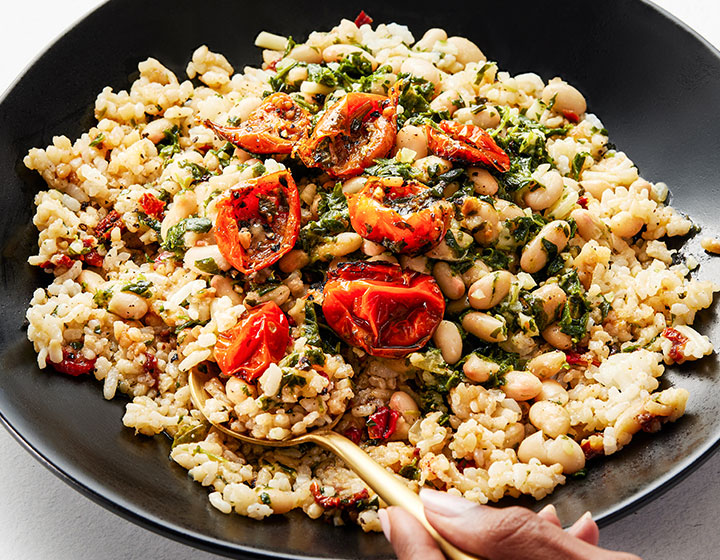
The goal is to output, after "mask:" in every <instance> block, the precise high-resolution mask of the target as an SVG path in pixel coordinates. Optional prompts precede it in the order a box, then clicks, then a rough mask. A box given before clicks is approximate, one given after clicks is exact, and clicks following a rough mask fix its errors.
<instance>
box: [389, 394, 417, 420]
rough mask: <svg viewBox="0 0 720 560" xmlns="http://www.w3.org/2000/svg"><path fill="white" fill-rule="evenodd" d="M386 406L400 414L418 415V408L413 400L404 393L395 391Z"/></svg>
mask: <svg viewBox="0 0 720 560" xmlns="http://www.w3.org/2000/svg"><path fill="white" fill-rule="evenodd" d="M388 406H389V407H390V408H391V409H392V410H395V411H397V412H399V413H400V414H403V415H404V414H411V415H419V414H420V408H419V407H418V405H417V403H416V402H415V399H413V398H412V397H411V396H410V395H408V394H407V393H406V392H405V391H395V392H394V393H393V394H392V396H391V397H390V402H389V403H388Z"/></svg>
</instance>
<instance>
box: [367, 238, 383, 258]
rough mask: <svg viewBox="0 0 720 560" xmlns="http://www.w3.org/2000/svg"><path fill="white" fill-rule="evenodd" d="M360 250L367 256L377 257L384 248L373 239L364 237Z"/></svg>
mask: <svg viewBox="0 0 720 560" xmlns="http://www.w3.org/2000/svg"><path fill="white" fill-rule="evenodd" d="M362 251H363V253H365V254H366V255H367V256H368V257H377V256H378V255H382V254H383V253H384V252H385V251H386V249H385V247H383V246H382V245H380V244H379V243H375V242H374V241H370V240H369V239H365V240H363V244H362Z"/></svg>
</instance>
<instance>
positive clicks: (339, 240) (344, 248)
mask: <svg viewBox="0 0 720 560" xmlns="http://www.w3.org/2000/svg"><path fill="white" fill-rule="evenodd" d="M362 242H363V238H362V237H360V236H359V235H358V234H357V233H355V232H353V231H344V232H342V233H339V234H338V235H337V237H335V239H333V240H331V241H329V242H328V243H325V244H324V245H322V246H321V247H319V248H318V249H317V250H316V252H317V253H318V255H319V256H321V257H323V258H324V257H327V256H330V257H344V256H345V255H349V254H350V253H353V252H355V251H357V250H358V249H359V248H360V247H362Z"/></svg>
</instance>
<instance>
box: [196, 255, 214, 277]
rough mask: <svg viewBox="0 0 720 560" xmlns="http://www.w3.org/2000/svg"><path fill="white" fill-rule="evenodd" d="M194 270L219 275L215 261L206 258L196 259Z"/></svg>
mask: <svg viewBox="0 0 720 560" xmlns="http://www.w3.org/2000/svg"><path fill="white" fill-rule="evenodd" d="M195 268H197V269H198V270H200V271H202V272H205V273H206V274H219V273H220V269H219V268H218V265H217V263H216V262H215V259H213V258H212V257H206V258H204V259H198V260H196V261H195Z"/></svg>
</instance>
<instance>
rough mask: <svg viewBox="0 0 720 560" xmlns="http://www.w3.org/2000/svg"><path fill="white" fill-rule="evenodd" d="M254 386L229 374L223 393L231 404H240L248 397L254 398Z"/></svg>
mask: <svg viewBox="0 0 720 560" xmlns="http://www.w3.org/2000/svg"><path fill="white" fill-rule="evenodd" d="M255 393H256V390H255V387H254V386H253V385H250V384H249V383H247V382H246V381H244V380H242V379H240V378H239V377H235V376H234V375H231V376H230V377H229V378H228V380H227V381H226V382H225V394H226V395H227V398H228V399H230V401H231V402H232V403H233V404H240V403H241V402H244V401H245V400H246V399H248V398H255Z"/></svg>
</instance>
